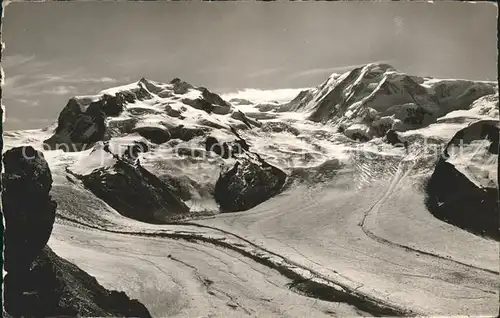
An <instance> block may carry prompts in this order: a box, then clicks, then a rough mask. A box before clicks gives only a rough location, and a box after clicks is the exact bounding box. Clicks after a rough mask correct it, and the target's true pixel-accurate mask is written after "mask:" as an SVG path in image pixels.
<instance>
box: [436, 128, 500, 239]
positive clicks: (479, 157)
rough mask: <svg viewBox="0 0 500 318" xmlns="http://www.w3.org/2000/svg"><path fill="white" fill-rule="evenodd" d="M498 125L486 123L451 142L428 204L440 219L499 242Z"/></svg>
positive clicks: (438, 171)
mask: <svg viewBox="0 0 500 318" xmlns="http://www.w3.org/2000/svg"><path fill="white" fill-rule="evenodd" d="M499 133H500V130H499V129H498V122H497V121H492V120H482V121H478V122H475V123H473V124H471V125H470V126H468V127H466V128H464V129H462V130H460V131H459V132H458V133H457V134H456V135H455V136H454V137H453V139H452V140H451V141H450V142H449V143H448V145H447V147H446V148H445V150H444V154H443V157H442V158H440V159H439V161H438V163H437V165H436V167H435V170H434V173H433V174H432V177H431V178H430V180H429V181H428V183H427V187H426V191H427V200H426V205H427V207H428V209H429V211H430V212H431V213H432V214H433V215H434V216H435V217H437V218H439V219H441V220H443V221H445V222H448V223H451V224H454V225H456V226H458V227H460V228H463V229H466V230H468V231H470V232H473V233H476V234H479V235H484V236H488V237H492V238H495V239H497V240H498V239H499V230H498V228H499V210H498V175H497V169H498V145H499V143H498V140H499Z"/></svg>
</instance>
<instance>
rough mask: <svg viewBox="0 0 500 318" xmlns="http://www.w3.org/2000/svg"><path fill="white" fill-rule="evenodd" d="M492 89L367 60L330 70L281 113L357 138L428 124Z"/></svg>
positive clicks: (377, 135) (465, 107)
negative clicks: (405, 71)
mask: <svg viewBox="0 0 500 318" xmlns="http://www.w3.org/2000/svg"><path fill="white" fill-rule="evenodd" d="M495 92H496V87H495V84H492V83H486V82H472V81H467V80H449V81H446V80H440V81H435V80H433V79H431V78H423V77H418V76H409V75H406V74H403V73H400V72H398V71H397V70H396V69H394V68H393V67H392V66H390V65H387V64H376V63H372V64H368V65H365V66H363V67H358V68H355V69H353V70H352V71H350V72H347V73H345V74H342V75H339V74H333V75H332V76H330V77H329V78H328V80H327V81H325V82H324V83H323V84H321V85H320V86H318V87H316V88H313V89H311V90H308V91H302V92H301V93H300V94H299V95H298V96H297V97H296V98H295V99H294V100H292V101H291V102H290V103H289V104H287V105H284V107H282V108H281V110H282V111H290V110H292V111H299V112H307V113H309V119H310V120H312V121H316V122H321V123H328V124H331V125H335V126H338V127H339V130H340V131H342V132H343V133H344V134H345V135H346V136H348V137H351V138H353V139H361V140H362V141H366V140H370V139H372V138H376V137H382V136H384V135H385V134H386V132H387V131H388V130H389V129H393V130H395V131H406V130H410V129H417V128H421V127H425V126H428V125H429V124H432V123H434V122H435V121H436V119H437V118H438V117H441V116H443V115H445V114H447V113H448V112H450V111H453V110H461V109H468V108H469V107H470V106H471V104H472V103H473V102H474V101H475V100H477V99H478V98H480V97H482V96H485V95H491V94H494V93H495Z"/></svg>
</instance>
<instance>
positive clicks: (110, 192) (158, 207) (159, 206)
mask: <svg viewBox="0 0 500 318" xmlns="http://www.w3.org/2000/svg"><path fill="white" fill-rule="evenodd" d="M115 157H116V163H115V164H114V165H113V166H112V167H101V168H98V169H95V170H93V171H91V172H90V173H88V174H85V175H78V174H77V173H75V172H72V171H71V168H70V169H68V170H67V171H68V172H69V173H70V174H72V175H75V176H76V177H77V178H78V179H80V180H81V181H83V184H84V186H85V188H87V189H89V190H90V191H91V192H92V193H93V194H94V195H96V196H97V197H98V198H100V199H101V200H103V201H104V202H106V203H107V204H109V205H110V206H111V207H112V208H114V209H115V210H116V211H118V212H119V213H120V214H122V215H124V216H126V217H129V218H131V219H135V220H138V221H142V222H147V223H154V224H161V223H167V222H170V221H173V220H176V219H178V218H180V217H182V216H183V215H185V214H186V213H188V212H189V208H188V207H187V206H186V205H185V204H184V202H182V200H181V199H180V198H178V197H177V196H176V195H174V194H173V193H172V192H171V191H170V188H169V187H168V186H167V185H166V184H165V183H164V182H162V181H161V180H160V179H159V178H158V177H156V176H155V175H154V174H152V173H150V172H149V171H148V170H146V169H145V168H143V167H142V166H141V165H140V164H139V162H138V161H136V163H135V165H133V164H131V163H129V162H128V161H126V160H123V159H122V158H118V157H117V156H115Z"/></svg>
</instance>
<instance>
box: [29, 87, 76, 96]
mask: <svg viewBox="0 0 500 318" xmlns="http://www.w3.org/2000/svg"><path fill="white" fill-rule="evenodd" d="M75 91H76V87H74V86H69V85H68V86H65V85H59V86H56V87H54V88H52V89H49V90H43V91H41V92H38V93H36V94H33V95H44V94H53V95H67V94H70V93H74V92H75Z"/></svg>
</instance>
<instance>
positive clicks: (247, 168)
mask: <svg viewBox="0 0 500 318" xmlns="http://www.w3.org/2000/svg"><path fill="white" fill-rule="evenodd" d="M234 134H235V135H236V137H237V138H238V139H237V140H236V141H235V142H234V144H233V145H232V146H231V145H229V144H228V143H224V144H222V145H220V144H219V143H218V142H217V140H216V139H215V138H212V139H207V149H210V150H212V151H214V152H215V153H217V154H218V155H220V156H222V157H223V158H224V157H226V155H228V154H230V155H234V154H241V156H239V157H238V160H237V161H236V163H235V164H234V166H233V167H232V168H231V169H229V170H227V171H225V172H223V173H221V175H220V176H219V178H218V180H217V182H216V184H215V192H214V196H215V200H216V202H217V203H218V204H219V206H220V209H221V212H239V211H245V210H248V209H251V208H253V207H254V206H256V205H258V204H260V203H262V202H264V201H266V200H268V199H269V198H271V197H273V196H275V195H276V194H278V193H279V192H280V191H281V189H282V188H283V185H284V184H285V181H286V177H287V175H286V173H285V172H283V171H282V170H281V169H279V168H277V167H275V166H273V165H270V164H269V163H267V162H266V161H265V160H263V159H262V158H261V157H260V156H259V154H257V153H254V152H251V151H250V146H249V145H248V144H247V142H246V141H245V140H244V139H243V138H241V137H240V136H239V135H238V133H237V132H236V131H234Z"/></svg>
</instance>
